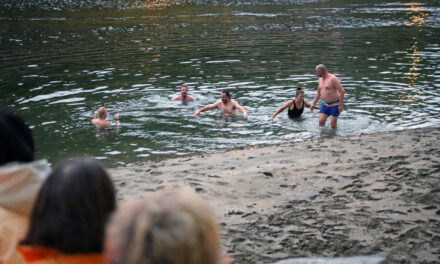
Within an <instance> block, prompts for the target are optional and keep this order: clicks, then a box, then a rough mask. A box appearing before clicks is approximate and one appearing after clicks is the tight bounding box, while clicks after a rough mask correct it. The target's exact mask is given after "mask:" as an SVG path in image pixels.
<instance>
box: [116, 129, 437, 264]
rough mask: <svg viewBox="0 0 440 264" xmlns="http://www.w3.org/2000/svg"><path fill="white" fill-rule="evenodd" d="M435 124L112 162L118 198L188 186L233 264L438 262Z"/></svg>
mask: <svg viewBox="0 0 440 264" xmlns="http://www.w3.org/2000/svg"><path fill="white" fill-rule="evenodd" d="M439 142H440V128H419V129H414V130H402V131H397V132H389V133H377V134H369V135H360V136H348V137H334V138H330V139H319V140H313V141H305V142H298V143H292V144H286V145H276V146H267V147H250V148H244V149H236V150H232V151H227V152H222V153H214V154H207V155H203V156H193V157H183V158H176V159H169V160H164V161H160V162H149V163H148V162H147V163H142V164H137V165H132V166H127V167H119V168H114V169H110V170H109V172H110V174H111V175H112V177H113V179H114V181H115V185H116V188H117V190H118V197H119V199H120V200H129V199H138V198H140V197H142V196H143V195H145V194H146V193H148V192H154V191H156V190H159V189H167V188H175V187H183V186H185V187H189V188H192V189H193V190H195V191H196V192H197V193H198V194H199V195H201V196H202V197H203V198H204V199H205V200H207V201H208V202H209V203H210V204H211V206H212V207H213V208H214V209H215V211H216V213H217V215H218V217H219V221H220V223H221V226H222V229H223V230H222V233H223V235H224V239H223V245H224V250H225V251H227V252H228V253H229V254H230V255H232V256H233V257H234V259H235V260H236V263H268V262H273V261H276V260H280V259H283V258H288V257H305V256H353V255H368V254H374V253H378V252H386V253H387V254H388V257H387V259H386V263H439V260H440V145H439Z"/></svg>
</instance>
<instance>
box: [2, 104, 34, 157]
mask: <svg viewBox="0 0 440 264" xmlns="http://www.w3.org/2000/svg"><path fill="white" fill-rule="evenodd" d="M34 151H35V149H34V139H33V137H32V131H31V129H30V128H29V126H28V125H26V124H25V122H24V120H23V119H22V118H21V117H19V116H18V115H16V114H14V113H11V112H9V111H8V110H6V109H0V165H3V164H6V163H9V162H13V161H18V162H30V161H33V160H34Z"/></svg>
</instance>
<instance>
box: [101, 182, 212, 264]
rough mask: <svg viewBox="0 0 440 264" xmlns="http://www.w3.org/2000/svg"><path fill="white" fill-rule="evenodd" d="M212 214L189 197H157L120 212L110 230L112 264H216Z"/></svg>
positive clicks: (108, 249)
mask: <svg viewBox="0 0 440 264" xmlns="http://www.w3.org/2000/svg"><path fill="white" fill-rule="evenodd" d="M219 246H220V239H219V234H218V225H217V222H216V219H215V216H214V214H213V213H212V212H211V210H210V209H209V208H208V207H207V206H206V204H204V203H203V202H202V201H201V200H200V199H199V198H197V196H196V195H195V194H194V193H192V192H190V191H178V192H172V193H156V194H153V195H151V196H150V197H147V198H146V199H145V200H143V201H139V202H137V203H132V204H130V205H127V206H125V207H123V208H121V209H119V210H118V211H117V212H116V214H115V216H114V217H113V218H112V220H111V222H110V224H109V226H108V228H107V238H106V254H107V256H108V257H109V259H110V262H111V263H112V264H122V263H124V264H141V263H142V264H214V263H217V261H218V260H219Z"/></svg>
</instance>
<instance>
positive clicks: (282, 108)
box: [272, 100, 293, 118]
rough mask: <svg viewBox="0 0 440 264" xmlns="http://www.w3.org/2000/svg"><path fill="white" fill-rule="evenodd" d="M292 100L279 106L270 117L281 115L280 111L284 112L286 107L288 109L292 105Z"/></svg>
mask: <svg viewBox="0 0 440 264" xmlns="http://www.w3.org/2000/svg"><path fill="white" fill-rule="evenodd" d="M292 102H293V100H289V101H287V103H285V104H284V105H283V106H281V107H280V108H278V110H277V111H276V112H275V113H274V114H273V115H272V118H275V117H276V116H277V115H278V114H279V113H281V112H282V111H284V109H286V108H287V107H289V106H290V105H291V104H292Z"/></svg>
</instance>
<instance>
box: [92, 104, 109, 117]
mask: <svg viewBox="0 0 440 264" xmlns="http://www.w3.org/2000/svg"><path fill="white" fill-rule="evenodd" d="M106 113H107V109H105V107H103V106H101V107H100V108H98V110H96V112H95V118H104V116H105V114H106Z"/></svg>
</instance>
